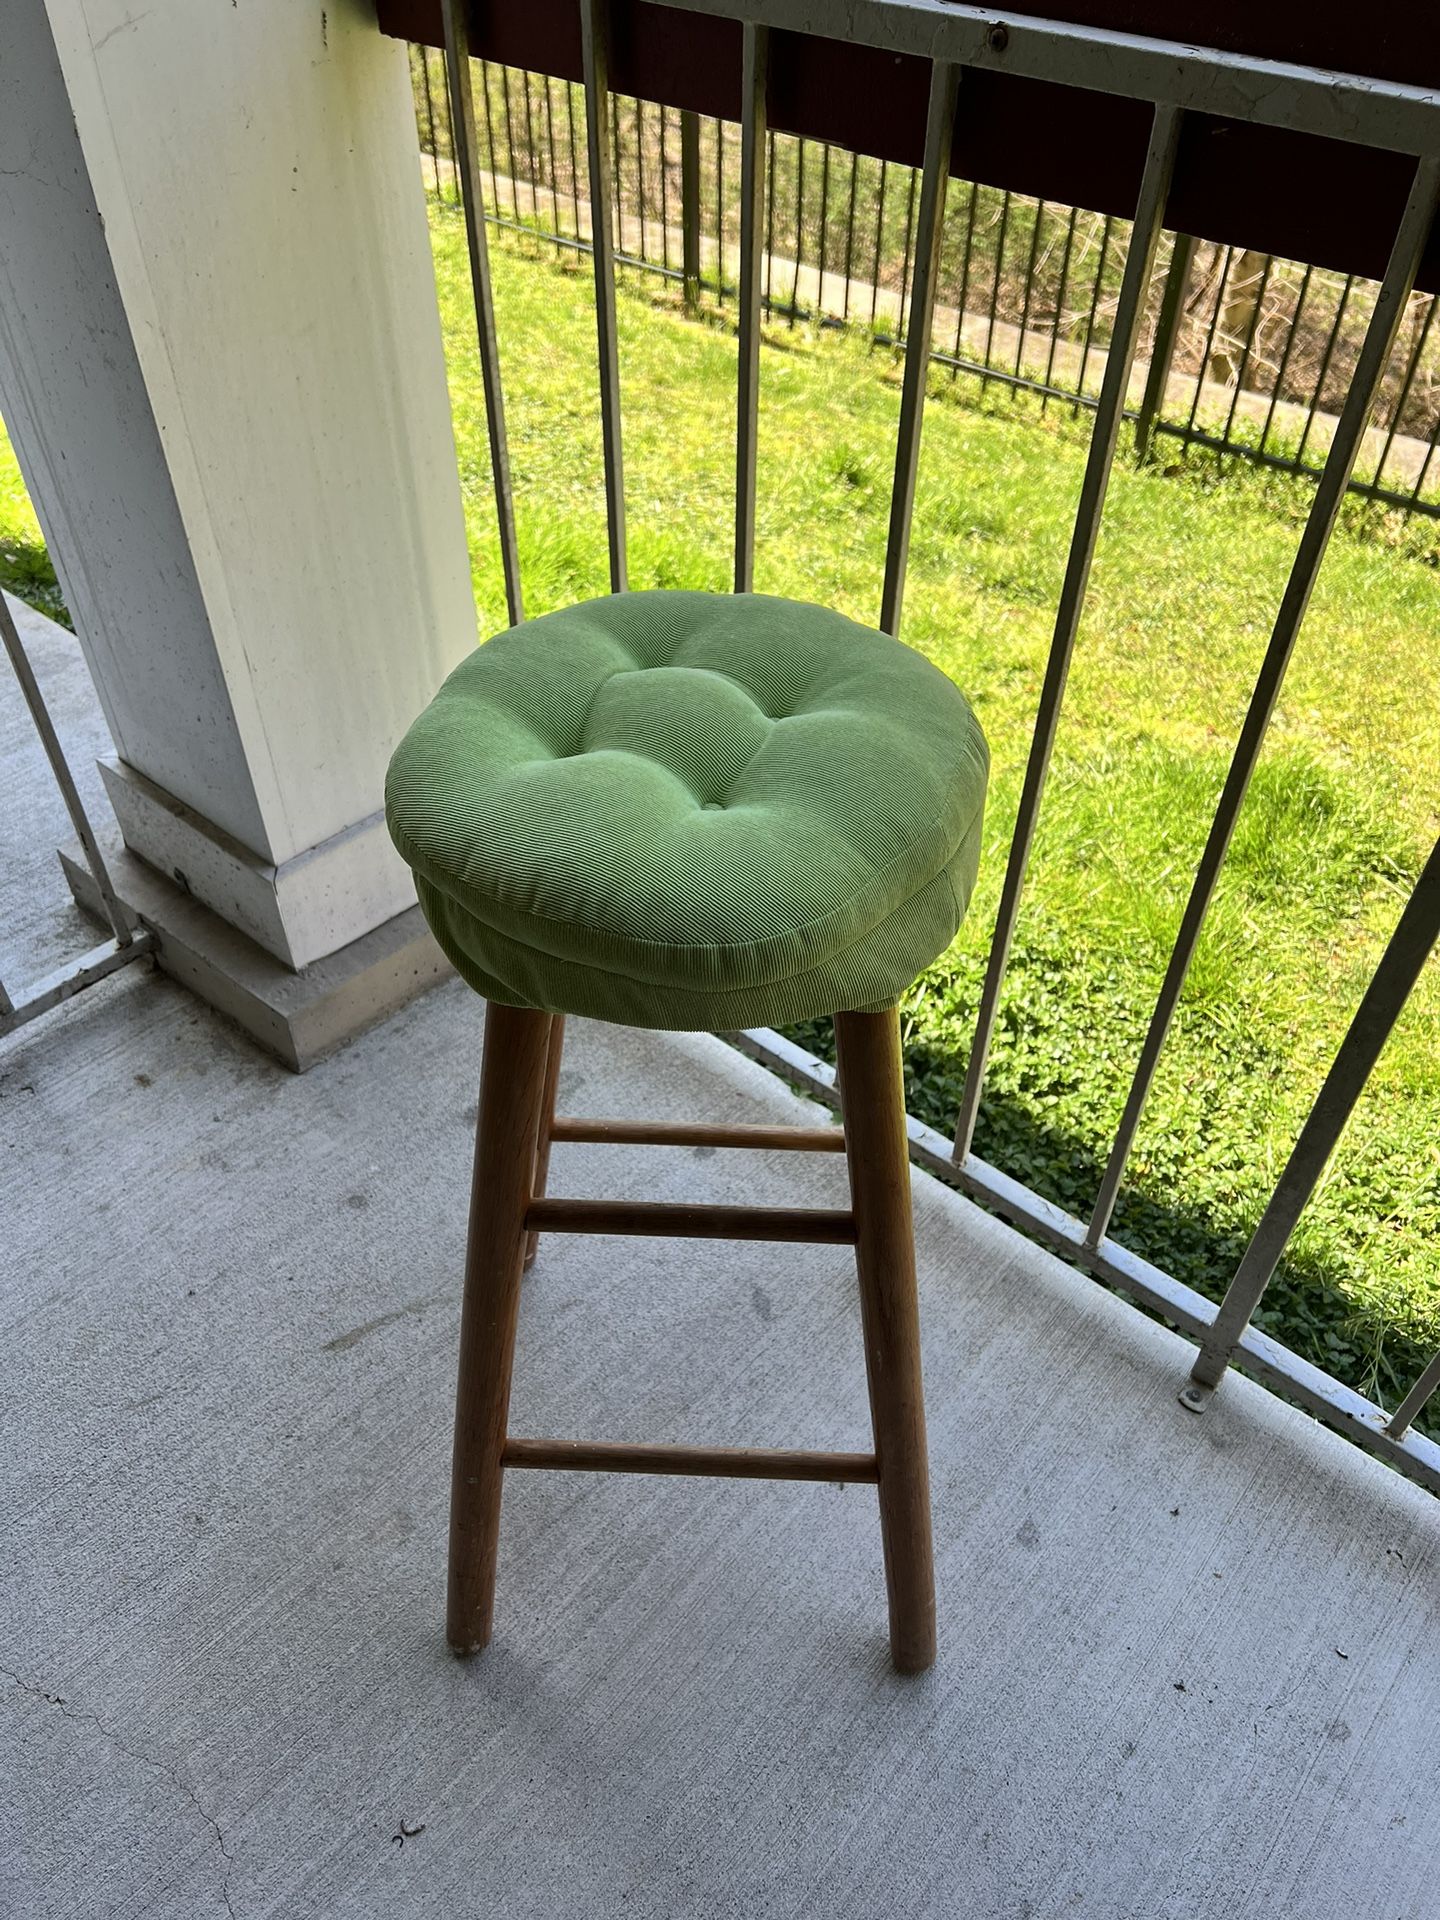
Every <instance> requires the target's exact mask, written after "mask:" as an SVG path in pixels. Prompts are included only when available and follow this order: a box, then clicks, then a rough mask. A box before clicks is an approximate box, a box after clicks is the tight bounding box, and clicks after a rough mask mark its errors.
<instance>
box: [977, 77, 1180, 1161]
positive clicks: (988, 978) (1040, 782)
mask: <svg viewBox="0 0 1440 1920" xmlns="http://www.w3.org/2000/svg"><path fill="white" fill-rule="evenodd" d="M1180 123H1181V115H1180V113H1179V112H1178V111H1177V110H1176V109H1175V108H1173V107H1157V108H1156V109H1155V118H1154V121H1153V122H1152V125H1151V130H1150V145H1149V149H1148V152H1147V153H1146V157H1145V172H1144V176H1143V178H1142V180H1141V183H1140V196H1139V200H1138V202H1137V204H1136V208H1135V225H1134V228H1133V230H1132V232H1131V235H1130V249H1129V252H1128V253H1127V255H1126V257H1125V273H1124V278H1123V279H1122V281H1121V284H1120V299H1119V302H1118V304H1117V306H1116V309H1115V328H1114V333H1113V335H1112V337H1111V341H1110V350H1109V353H1108V355H1107V357H1106V361H1105V376H1104V379H1103V381H1102V383H1101V388H1100V400H1099V404H1098V406H1097V407H1096V410H1095V426H1094V430H1093V431H1092V433H1091V436H1090V451H1089V454H1088V456H1087V458H1086V462H1085V477H1084V479H1083V480H1082V482H1081V484H1080V499H1079V503H1078V505H1077V507H1076V510H1075V526H1074V530H1073V532H1072V534H1071V537H1070V554H1069V558H1068V559H1067V561H1066V564H1065V579H1064V583H1063V585H1062V586H1061V589H1060V604H1059V606H1058V607H1057V609H1056V613H1055V632H1054V636H1053V638H1052V640H1051V642H1050V655H1049V659H1048V661H1047V663H1046V667H1045V681H1044V684H1043V686H1042V687H1041V690H1040V705H1039V710H1038V712H1037V713H1036V716H1035V731H1034V733H1033V735H1032V736H1031V741H1030V757H1029V761H1028V763H1027V765H1026V768H1025V783H1024V786H1023V788H1022V789H1021V794H1020V807H1019V811H1018V813H1017V815H1016V819H1015V833H1014V836H1013V838H1012V839H1011V842H1010V859H1009V862H1008V864H1007V866H1006V869H1005V881H1004V885H1003V887H1002V889H1001V894H1000V910H999V912H998V914H997V915H996V919H995V933H994V936H993V938H992V939H991V942H990V958H989V960H988V962H987V964H986V969H985V984H984V987H983V988H982V990H981V994H980V1011H979V1014H978V1016H977V1018H976V1022H975V1038H974V1041H973V1042H972V1044H971V1048H970V1061H969V1065H968V1066H967V1068H966V1072H965V1086H964V1090H963V1092H962V1093H961V1096H960V1118H959V1121H958V1124H957V1126H956V1129H955V1158H956V1159H957V1160H959V1161H963V1160H964V1159H965V1157H966V1155H967V1154H968V1153H969V1151H970V1145H971V1142H972V1140H973V1139H974V1137H975V1121H976V1118H977V1116H978V1114H979V1111H980V1095H981V1091H982V1089H983V1087H984V1084H985V1067H986V1063H987V1062H988V1060H989V1057H990V1042H991V1040H992V1039H993V1037H994V1033H995V1020H996V1015H997V1013H998V1011H999V1006H1000V992H1001V988H1002V987H1003V986H1004V983H1005V968H1006V964H1007V962H1008V961H1009V958H1010V943H1011V941H1012V940H1013V938H1014V935H1015V922H1016V919H1017V917H1018V915H1019V912H1020V894H1021V891H1022V889H1023V887H1024V885H1025V869H1026V867H1027V865H1028V864H1029V860H1030V847H1031V843H1032V842H1033V840H1034V838H1035V825H1036V821H1037V820H1038V819H1039V815H1040V802H1041V799H1042V797H1043V795H1044V792H1045V779H1046V775H1047V774H1048V773H1049V770H1050V756H1051V753H1052V752H1053V750H1054V746H1055V734H1056V731H1057V729H1058V727H1059V724H1060V706H1061V703H1062V701H1063V700H1064V698H1065V683H1066V681H1067V680H1068V678H1069V676H1070V659H1071V655H1072V654H1073V652H1074V650H1075V636H1076V634H1077V633H1078V632H1079V630H1080V614H1081V612H1082V610H1083V608H1084V605H1085V589H1086V586H1087V585H1088V583H1089V579H1090V563H1091V561H1092V560H1093V559H1094V557H1095V543H1096V540H1097V539H1098V538H1099V534H1100V518H1101V515H1102V513H1103V512H1104V509H1105V494H1106V491H1107V489H1108V488H1109V485H1110V473H1111V469H1112V468H1113V466H1114V464H1115V448H1116V444H1117V442H1118V440H1119V435H1120V422H1121V420H1122V418H1123V417H1124V412H1125V394H1126V390H1127V388H1128V387H1129V384H1130V369H1131V367H1132V366H1133V365H1134V361H1135V342H1136V338H1137V336H1138V334H1139V331H1140V315H1141V312H1142V310H1143V308H1144V304H1145V290H1146V288H1147V287H1148V286H1149V284H1150V272H1151V268H1152V267H1153V265H1154V262H1155V248H1156V246H1157V244H1158V243H1159V239H1160V228H1161V225H1162V223H1163V221H1164V217H1165V201H1166V197H1167V195H1168V194H1169V191H1170V175H1171V173H1172V172H1173V170H1174V166H1175V149H1176V146H1177V145H1178V143H1179V139H1180ZM1097 271H1098V270H1097Z"/></svg>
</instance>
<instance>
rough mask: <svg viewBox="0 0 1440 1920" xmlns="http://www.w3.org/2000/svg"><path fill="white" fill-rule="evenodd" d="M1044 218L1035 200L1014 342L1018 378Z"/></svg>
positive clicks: (1040, 206)
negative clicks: (1017, 326) (1021, 299)
mask: <svg viewBox="0 0 1440 1920" xmlns="http://www.w3.org/2000/svg"><path fill="white" fill-rule="evenodd" d="M1044 220H1045V202H1044V201H1043V200H1037V201H1036V202H1035V224H1034V226H1033V227H1032V228H1031V229H1030V255H1029V258H1028V260H1027V261H1026V263H1025V300H1024V304H1023V305H1022V306H1021V309H1020V334H1019V338H1018V339H1017V340H1016V342H1015V377H1016V378H1017V379H1019V377H1020V371H1021V363H1022V362H1023V360H1024V358H1025V335H1026V334H1027V333H1028V332H1029V331H1030V295H1031V289H1032V288H1033V287H1034V285H1035V262H1036V260H1037V258H1038V257H1039V253H1040V229H1041V226H1042V225H1043V223H1044Z"/></svg>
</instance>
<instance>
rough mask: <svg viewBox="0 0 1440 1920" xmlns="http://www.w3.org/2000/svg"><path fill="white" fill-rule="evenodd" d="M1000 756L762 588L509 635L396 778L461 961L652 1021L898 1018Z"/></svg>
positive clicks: (972, 853)
mask: <svg viewBox="0 0 1440 1920" xmlns="http://www.w3.org/2000/svg"><path fill="white" fill-rule="evenodd" d="M988 762H989V756H988V753H987V749H986V746H985V739H984V735H983V734H982V733H981V731H980V726H979V723H978V722H977V720H976V719H975V716H974V714H973V713H972V712H971V710H970V707H969V705H968V703H967V702H966V700H965V699H964V697H963V696H962V695H961V694H960V693H959V692H958V691H957V689H956V688H955V687H954V686H953V685H952V683H951V682H950V680H948V679H947V678H946V676H945V675H944V674H943V673H941V672H939V670H938V669H937V668H935V667H932V666H931V665H930V664H929V662H928V661H926V660H924V659H922V658H921V656H920V655H919V654H917V653H914V652H912V651H911V649H910V648H909V647H906V646H903V645H901V644H900V642H899V641H896V640H891V639H889V638H887V637H886V636H885V635H884V634H879V633H875V632H873V631H872V630H871V629H870V628H868V627H862V626H860V625H858V624H857V623H856V622H855V621H853V620H847V619H846V618H845V617H844V616H843V615H841V614H838V613H833V612H829V611H827V610H826V609H825V608H823V607H815V606H807V605H803V604H801V603H800V602H797V601H792V600H780V599H773V598H770V597H768V596H766V595H762V594H735V595H731V594H706V593H676V592H659V593H628V594H614V595H611V596H609V597H608V598H606V599H603V600H592V601H587V602H586V603H585V604H584V605H581V606H576V607H569V608H566V609H565V610H564V611H563V612H560V613H552V614H547V615H545V616H544V617H543V618H542V619H539V620H530V621H527V622H525V623H524V624H523V625H521V626H518V627H514V628H511V629H510V631H508V632H506V633H502V634H500V635H498V636H497V637H496V638H495V639H493V640H491V641H490V642H488V644H487V645H485V646H483V647H480V648H478V649H477V650H476V652H475V653H474V654H473V655H471V656H470V658H468V659H467V660H465V661H463V662H462V663H461V665H460V666H458V667H457V668H456V669H455V671H454V672H453V673H452V674H451V675H450V677H449V679H448V680H447V681H446V682H445V684H444V686H443V687H442V688H441V689H440V691H439V693H438V694H437V695H436V696H435V698H434V700H433V701H432V702H431V704H430V705H429V706H428V707H427V708H426V710H425V712H424V713H422V714H421V716H420V718H419V719H418V720H417V721H416V722H415V724H414V726H412V727H411V729H410V731H409V732H408V733H407V734H406V736H405V738H404V739H403V740H402V741H401V743H400V746H399V748H398V749H397V751H396V753H395V757H394V759H393V760H392V761H391V763H390V772H389V777H388V779H387V781H386V792H385V806H386V816H387V819H388V821H389V825H390V832H391V835H392V837H393V839H394V841H395V844H396V846H397V847H398V848H399V850H400V852H401V853H402V855H403V856H404V857H405V859H406V860H407V861H408V862H409V864H410V866H411V867H412V868H413V869H414V872H415V884H416V889H417V892H418V894H419V897H420V904H421V906H422V908H423V909H424V912H425V916H426V919H427V920H428V921H429V923H430V925H431V927H432V928H433V930H434V932H435V936H436V939H437V940H438V941H439V943H440V945H441V947H442V948H443V949H444V951H445V953H446V954H447V955H448V957H449V958H450V960H451V961H452V962H453V964H454V966H455V967H456V969H457V971H458V972H459V973H460V974H461V975H462V976H463V977H464V978H465V979H466V980H467V981H469V983H470V985H471V986H473V987H475V988H476V989H477V990H478V991H479V992H481V993H483V994H485V995H486V997H487V998H489V999H492V1000H498V1001H501V1002H502V1003H504V1004H506V1005H510V1006H530V1007H542V1008H545V1009H547V1010H548V1011H551V1012H557V1013H562V1012H563V1013H579V1014H588V1015H590V1016H591V1017H592V1018H595V1019H600V1020H614V1021H621V1022H624V1023H625V1024H626V1025H629V1026H639V1027H678V1028H693V1029H716V1028H719V1029H725V1028H735V1027H749V1026H771V1025H775V1024H777V1023H780V1022H786V1021H792V1020H801V1019H806V1018H809V1017H810V1016H812V1015H815V1014H820V1013H833V1012H836V1011H839V1010H846V1009H864V1008H872V1007H883V1006H889V1005H892V1004H893V1003H894V1001H895V1000H896V999H897V998H898V997H899V995H900V994H901V993H902V992H903V991H904V990H905V988H906V987H907V986H909V984H910V982H911V981H912V980H913V979H914V977H915V975H916V974H917V973H919V972H920V971H921V969H922V968H923V967H925V966H926V965H927V964H928V963H929V962H930V961H931V960H933V959H934V958H935V956H936V955H937V954H938V953H941V952H943V950H944V949H945V947H946V946H948V945H949V943H950V941H951V939H952V938H953V937H954V934H955V931H956V929H957V928H958V926H959V925H960V922H961V920H962V918H963V917H964V913H965V908H966V906H967V904H968V903H969V898H970V890H971V887H972V886H973V884H974V880H975V870H976V865H977V863H978V860H979V852H980V826H981V813H982V809H983V806H984V799H985V784H986V777H987V772H988Z"/></svg>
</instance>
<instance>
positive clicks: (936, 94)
mask: <svg viewBox="0 0 1440 1920" xmlns="http://www.w3.org/2000/svg"><path fill="white" fill-rule="evenodd" d="M959 78H960V75H959V70H958V68H956V67H953V66H951V65H949V64H948V63H947V62H946V61H943V60H937V61H936V62H935V65H934V66H933V67H932V69H931V72H930V104H929V109H928V112H927V116H926V125H925V169H924V173H923V175H922V177H921V189H920V224H919V229H918V233H917V236H916V243H915V281H914V288H913V291H912V294H911V301H910V318H909V321H908V323H906V325H905V375H904V386H903V388H902V390H901V395H900V430H899V433H898V435H897V436H896V443H895V479H894V484H893V485H892V487H891V489H890V535H889V539H888V541H887V543H886V548H885V585H884V590H883V592H882V594H881V601H880V625H881V627H882V628H883V630H884V631H885V632H886V633H889V634H898V633H899V631H900V605H901V602H902V600H903V598H904V594H905V569H906V565H907V563H908V561H909V557H910V524H911V521H912V520H913V518H914V514H915V477H916V474H917V472H918V470H919V465H920V429H921V426H922V424H923V421H924V417H925V383H926V379H927V377H928V375H929V372H930V336H931V331H932V326H933V322H934V318H935V282H936V279H937V278H938V275H939V271H940V245H941V241H942V239H943V238H944V233H945V189H946V187H947V185H948V184H949V180H950V149H951V146H952V144H953V141H954V138H955V99H956V88H957V86H958V84H959ZM902 320H903V314H902Z"/></svg>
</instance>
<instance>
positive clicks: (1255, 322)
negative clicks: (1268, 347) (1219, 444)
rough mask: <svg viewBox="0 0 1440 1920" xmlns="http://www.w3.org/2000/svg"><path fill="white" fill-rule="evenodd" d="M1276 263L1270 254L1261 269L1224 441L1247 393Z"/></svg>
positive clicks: (1237, 370) (1222, 435)
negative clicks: (1256, 340)
mask: <svg viewBox="0 0 1440 1920" xmlns="http://www.w3.org/2000/svg"><path fill="white" fill-rule="evenodd" d="M1274 264H1275V261H1274V259H1273V257H1272V256H1271V255H1270V254H1268V253H1267V254H1266V256H1265V265H1264V266H1263V267H1262V268H1261V269H1260V287H1259V290H1258V292H1257V293H1256V295H1255V310H1254V312H1253V313H1252V314H1251V315H1250V324H1249V326H1248V327H1247V328H1246V329H1245V345H1244V346H1243V347H1242V348H1241V350H1240V365H1239V366H1238V367H1237V368H1236V370H1235V391H1234V393H1233V394H1232V395H1231V397H1230V411H1229V413H1227V414H1226V416H1225V431H1224V432H1223V433H1222V434H1221V436H1220V437H1221V439H1222V440H1228V439H1229V438H1230V434H1231V431H1232V430H1233V428H1234V425H1235V416H1236V414H1237V413H1238V412H1239V410H1240V396H1241V394H1242V393H1243V392H1244V391H1245V379H1246V376H1247V375H1248V373H1249V371H1250V357H1251V355H1252V354H1253V353H1254V351H1255V337H1256V335H1257V334H1258V333H1259V331H1260V321H1261V319H1262V318H1263V312H1264V306H1265V295H1266V294H1267V293H1268V292H1269V290H1270V269H1271V268H1272V267H1273V266H1274Z"/></svg>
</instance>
